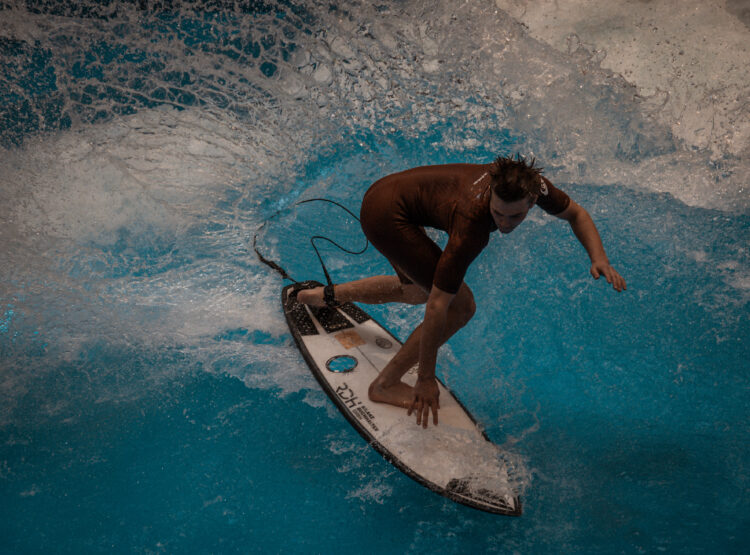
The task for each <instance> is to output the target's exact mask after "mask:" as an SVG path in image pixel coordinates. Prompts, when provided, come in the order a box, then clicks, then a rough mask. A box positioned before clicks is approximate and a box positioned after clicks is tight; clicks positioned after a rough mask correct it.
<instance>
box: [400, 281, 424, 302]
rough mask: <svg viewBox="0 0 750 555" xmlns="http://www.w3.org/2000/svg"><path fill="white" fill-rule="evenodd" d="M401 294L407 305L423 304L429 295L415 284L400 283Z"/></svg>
mask: <svg viewBox="0 0 750 555" xmlns="http://www.w3.org/2000/svg"><path fill="white" fill-rule="evenodd" d="M401 292H402V294H403V299H404V302H405V303H407V304H424V303H426V302H427V298H428V296H429V295H427V293H425V291H424V289H422V288H421V287H420V286H419V285H417V284H416V283H402V284H401Z"/></svg>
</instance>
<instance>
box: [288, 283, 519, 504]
mask: <svg viewBox="0 0 750 555" xmlns="http://www.w3.org/2000/svg"><path fill="white" fill-rule="evenodd" d="M320 285H321V284H320V283H318V282H315V281H307V282H303V283H300V284H295V285H288V286H286V287H284V289H283V290H282V304H283V307H284V314H285V316H286V320H287V323H288V324H289V329H290V331H291V333H292V336H293V337H294V340H295V342H296V343H297V346H298V347H299V349H300V352H301V353H302V356H303V357H304V359H305V361H306V362H307V364H308V366H309V367H310V370H311V371H312V373H313V375H314V376H315V378H316V379H317V381H318V382H319V383H320V385H321V387H322V388H323V390H324V391H325V392H326V394H327V395H328V396H329V397H330V398H331V400H332V401H333V402H334V404H335V405H336V407H337V408H338V409H339V411H341V413H342V414H343V415H344V416H345V417H346V419H347V420H348V421H349V423H350V424H351V425H352V426H353V427H354V428H355V429H356V430H357V431H358V432H359V434H360V435H361V436H362V437H363V438H364V439H365V440H366V441H367V442H368V443H369V444H370V446H371V447H373V448H374V449H375V450H376V451H377V452H378V453H380V454H381V455H382V456H383V457H384V458H385V459H386V460H387V461H388V462H390V463H391V464H393V465H394V466H395V467H396V468H398V469H399V470H401V471H402V472H403V473H404V474H406V475H407V476H409V477H410V478H412V479H414V480H416V481H417V482H419V483H420V484H422V485H423V486H425V487H427V488H428V489H430V490H432V491H434V492H435V493H438V494H440V495H443V496H445V497H447V498H449V499H451V500H453V501H456V502H458V503H461V504H463V505H468V506H469V507H473V508H475V509H479V510H482V511H486V512H490V513H494V514H501V515H511V516H519V515H520V514H521V501H520V499H519V497H518V496H517V495H516V494H515V493H514V492H513V490H512V488H511V487H510V486H509V485H508V480H507V478H508V469H507V468H505V464H504V462H503V461H502V459H501V458H498V457H497V456H496V455H497V452H498V448H497V447H496V446H494V444H492V442H491V441H490V440H489V438H488V437H487V435H486V434H485V432H484V431H483V430H482V429H481V428H480V427H479V426H478V424H477V422H476V421H475V420H474V418H473V417H472V416H471V414H469V412H468V411H467V410H466V409H465V408H464V407H463V405H461V403H460V402H459V401H458V399H457V398H456V396H455V395H454V394H453V393H452V392H451V391H450V390H449V389H448V388H447V387H446V386H445V385H444V384H443V383H442V382H440V380H438V387H439V388H440V410H439V425H438V426H433V425H432V422H430V427H429V428H427V429H426V430H425V429H423V428H422V427H420V426H417V425H416V421H415V417H414V415H412V416H407V414H406V412H407V411H406V410H405V409H403V408H399V407H395V406H392V405H387V404H384V403H375V402H372V401H370V400H369V398H368V395H367V390H368V387H369V385H370V383H371V382H372V380H374V379H375V377H376V376H377V375H378V373H379V372H380V370H382V369H383V368H384V367H385V365H386V364H387V363H388V361H389V360H390V359H391V357H392V356H393V355H394V354H395V353H396V352H397V351H398V350H399V349H400V348H401V343H400V342H399V341H398V339H396V337H394V336H393V335H392V334H391V333H390V332H389V331H388V330H386V329H385V328H384V327H383V326H381V325H380V324H379V323H377V322H376V321H375V320H374V319H373V318H372V317H371V316H370V315H369V314H367V313H366V312H365V311H364V310H362V309H361V308H360V307H358V306H356V305H354V304H352V303H344V304H342V305H341V306H340V307H338V308H332V307H325V308H315V307H309V306H306V305H303V304H301V303H299V302H298V301H297V299H296V290H298V289H300V288H310V287H317V286H320ZM403 380H404V382H406V383H408V384H410V385H413V384H414V382H415V381H416V369H412V370H410V371H409V372H408V373H407V374H406V375H405V376H404V378H403ZM504 478H505V479H504Z"/></svg>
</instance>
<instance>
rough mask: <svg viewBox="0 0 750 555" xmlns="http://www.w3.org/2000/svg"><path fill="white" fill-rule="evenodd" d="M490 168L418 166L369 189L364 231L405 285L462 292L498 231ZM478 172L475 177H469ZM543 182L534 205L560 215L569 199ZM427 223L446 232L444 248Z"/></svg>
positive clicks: (362, 214)
mask: <svg viewBox="0 0 750 555" xmlns="http://www.w3.org/2000/svg"><path fill="white" fill-rule="evenodd" d="M486 167H487V166H480V165H470V164H451V165H444V166H427V167H422V168H415V169H412V170H407V171H404V172H400V173H396V174H392V175H389V176H386V177H384V178H382V179H380V180H378V181H376V182H375V183H374V184H373V185H372V186H371V187H370V189H369V190H368V191H367V193H365V196H364V199H363V200H362V209H361V213H360V216H361V222H362V229H363V230H364V232H365V235H366V236H367V238H368V239H369V240H370V242H371V243H372V244H373V245H374V246H375V248H377V249H378V250H379V251H380V252H381V253H382V254H383V255H384V256H385V257H386V258H387V259H388V260H389V262H390V263H391V265H392V266H393V268H394V270H396V273H397V274H398V276H399V278H400V279H401V281H402V283H412V282H413V283H416V284H418V285H419V286H420V287H422V289H424V290H425V291H429V290H430V289H431V288H432V285H433V284H434V285H435V286H436V287H438V288H439V289H441V290H443V291H445V292H447V293H453V294H455V293H457V292H458V289H459V287H460V286H461V282H462V281H463V279H464V276H465V274H466V271H467V270H468V268H469V265H470V264H471V263H472V262H473V261H474V259H475V258H476V257H477V256H478V255H479V253H480V252H481V251H482V249H484V247H486V246H487V243H488V242H489V239H490V233H492V232H493V231H495V230H496V229H497V226H496V225H495V222H494V220H493V219H492V215H491V213H490V207H489V204H490V189H489V182H490V178H489V176H487V175H484V176H483V173H485V172H486ZM474 174H476V177H475V178H474V179H475V180H474V181H472V180H471V179H468V177H471V176H474ZM545 184H546V187H545V188H544V190H543V191H542V194H540V195H539V198H538V199H537V202H536V204H537V205H538V206H539V207H540V208H542V209H543V210H545V211H546V212H548V213H549V214H559V213H560V212H562V211H563V210H565V209H566V208H567V207H568V205H569V204H570V197H568V195H566V194H565V193H564V192H563V191H561V190H560V189H558V188H556V187H555V186H553V185H552V184H551V183H550V182H549V181H547V180H545ZM545 190H546V194H544V192H545ZM424 227H432V228H436V229H442V230H443V231H446V232H447V233H448V243H447V244H446V246H445V251H441V250H440V247H438V246H437V245H436V244H435V243H434V242H433V241H432V240H431V239H430V238H429V237H427V235H426V234H425V232H424V229H423V228H424Z"/></svg>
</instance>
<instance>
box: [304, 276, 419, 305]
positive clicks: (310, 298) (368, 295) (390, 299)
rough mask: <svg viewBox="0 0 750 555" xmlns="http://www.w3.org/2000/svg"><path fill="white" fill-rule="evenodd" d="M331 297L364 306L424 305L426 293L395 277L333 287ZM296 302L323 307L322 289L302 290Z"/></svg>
mask: <svg viewBox="0 0 750 555" xmlns="http://www.w3.org/2000/svg"><path fill="white" fill-rule="evenodd" d="M333 295H334V297H335V298H336V300H337V301H338V302H340V303H346V302H358V303H364V304H382V303H407V304H424V303H426V302H427V293H425V292H424V291H423V290H422V289H421V288H420V287H419V286H417V285H414V284H412V283H409V284H403V283H401V281H400V280H399V278H398V277H397V276H374V277H368V278H364V279H358V280H356V281H350V282H347V283H341V284H339V285H334V287H333ZM297 300H298V301H299V302H301V303H304V304H309V305H312V306H325V303H324V302H323V288H322V287H315V288H313V289H303V290H302V291H300V292H299V293H297Z"/></svg>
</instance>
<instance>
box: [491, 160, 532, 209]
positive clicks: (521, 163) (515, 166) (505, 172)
mask: <svg viewBox="0 0 750 555" xmlns="http://www.w3.org/2000/svg"><path fill="white" fill-rule="evenodd" d="M534 162H536V158H532V159H531V162H530V163H527V162H526V159H525V158H522V157H521V155H520V154H516V158H515V159H514V158H513V157H512V156H509V157H507V158H505V157H502V156H498V157H497V158H495V161H494V162H493V163H492V164H491V165H490V170H489V173H490V176H491V177H492V182H491V183H490V187H491V188H492V191H493V192H494V193H495V194H496V195H497V196H498V197H500V199H501V200H504V201H505V202H515V201H517V200H521V199H523V198H526V197H530V196H532V195H533V196H539V194H540V193H541V189H542V169H543V168H536V167H534Z"/></svg>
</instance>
